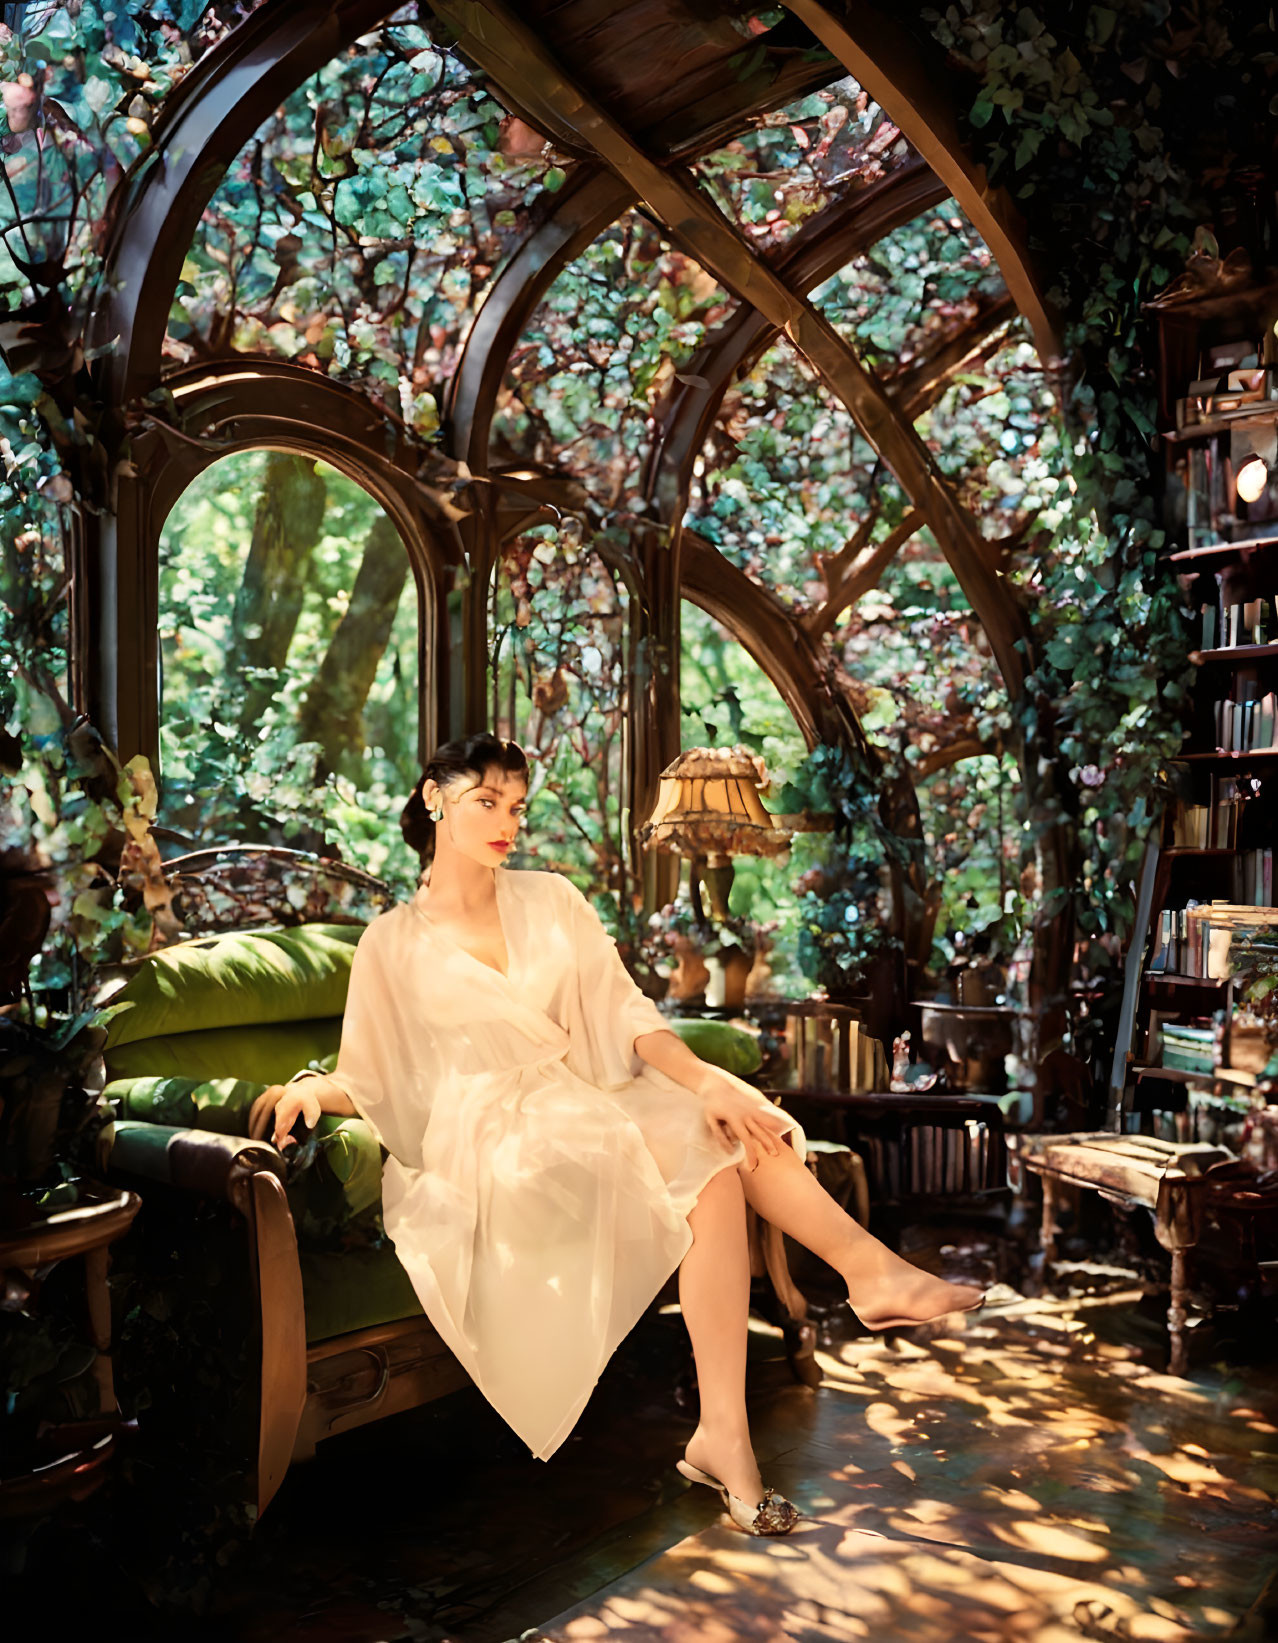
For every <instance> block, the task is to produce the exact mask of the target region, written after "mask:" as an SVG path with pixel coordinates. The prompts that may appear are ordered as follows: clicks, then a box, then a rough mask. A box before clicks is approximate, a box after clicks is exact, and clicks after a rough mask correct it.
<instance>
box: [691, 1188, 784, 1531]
mask: <svg viewBox="0 0 1278 1643" xmlns="http://www.w3.org/2000/svg"><path fill="white" fill-rule="evenodd" d="M688 1225H689V1226H690V1227H691V1228H692V1248H691V1249H690V1250H689V1251H688V1253H687V1254H686V1255H685V1256H684V1258H683V1263H682V1265H681V1266H680V1268H679V1305H680V1307H681V1308H682V1311H683V1321H684V1323H685V1324H686V1325H687V1328H688V1334H689V1335H690V1336H691V1337H692V1352H693V1356H694V1357H695V1358H696V1361H697V1384H698V1387H699V1389H700V1393H701V1418H700V1421H699V1423H698V1425H697V1430H696V1431H695V1432H694V1433H693V1435H692V1437H691V1438H690V1439H689V1442H688V1447H687V1450H686V1454H687V1458H688V1460H689V1461H691V1463H692V1464H693V1465H694V1466H699V1467H700V1468H701V1469H702V1471H704V1472H709V1473H710V1475H711V1476H712V1477H716V1478H718V1479H719V1481H720V1482H721V1483H723V1484H726V1485H727V1487H728V1488H729V1489H730V1490H731V1492H732V1493H733V1494H734V1495H738V1496H740V1498H741V1499H742V1500H744V1501H746V1502H747V1503H748V1504H750V1505H751V1506H753V1505H754V1504H755V1502H756V1501H758V1500H760V1499H761V1498H762V1495H763V1485H762V1483H761V1481H760V1479H759V1468H758V1465H757V1463H756V1461H755V1458H754V1450H753V1448H752V1447H751V1444H750V1430H749V1425H748V1423H747V1420H746V1405H745V1370H746V1324H747V1319H748V1317H749V1312H750V1256H749V1249H748V1245H747V1241H746V1214H745V1193H744V1191H743V1190H742V1184H741V1177H740V1175H739V1174H738V1172H737V1171H736V1170H735V1169H722V1170H720V1171H719V1173H718V1174H717V1175H715V1176H713V1177H712V1178H711V1179H710V1180H709V1181H708V1182H707V1183H706V1185H705V1187H704V1188H703V1189H702V1192H701V1196H700V1197H699V1198H698V1199H697V1202H696V1204H695V1205H694V1207H693V1209H692V1212H691V1213H690V1215H689V1216H688Z"/></svg>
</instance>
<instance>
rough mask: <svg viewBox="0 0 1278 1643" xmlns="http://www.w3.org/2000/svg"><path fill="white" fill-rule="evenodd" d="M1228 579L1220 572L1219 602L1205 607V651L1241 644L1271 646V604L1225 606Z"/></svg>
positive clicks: (1256, 602) (1251, 602)
mask: <svg viewBox="0 0 1278 1643" xmlns="http://www.w3.org/2000/svg"><path fill="white" fill-rule="evenodd" d="M1224 582H1225V579H1224V577H1223V575H1221V574H1220V573H1217V576H1216V603H1215V604H1214V605H1204V606H1203V607H1202V619H1203V637H1202V648H1203V649H1204V650H1231V649H1233V648H1234V647H1235V646H1237V645H1264V644H1268V642H1269V641H1268V637H1267V636H1268V633H1269V601H1268V600H1267V599H1248V600H1245V601H1241V602H1239V603H1230V604H1226V603H1225V591H1224Z"/></svg>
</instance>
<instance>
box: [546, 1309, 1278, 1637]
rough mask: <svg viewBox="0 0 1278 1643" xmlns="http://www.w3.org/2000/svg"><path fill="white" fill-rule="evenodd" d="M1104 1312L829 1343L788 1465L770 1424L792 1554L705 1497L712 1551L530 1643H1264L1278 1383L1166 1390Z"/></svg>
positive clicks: (991, 1316) (1275, 1551)
mask: <svg viewBox="0 0 1278 1643" xmlns="http://www.w3.org/2000/svg"><path fill="white" fill-rule="evenodd" d="M1136 1298H1138V1297H1136V1296H1134V1295H1126V1296H1122V1295H1114V1294H1111V1295H1109V1296H1106V1297H1104V1298H1103V1299H1101V1300H1100V1301H1099V1302H1098V1303H1097V1305H1098V1306H1099V1307H1100V1308H1102V1309H1103V1308H1106V1307H1110V1308H1112V1307H1114V1306H1116V1305H1119V1304H1122V1302H1123V1301H1124V1300H1125V1301H1127V1302H1128V1303H1129V1304H1130V1303H1131V1302H1132V1301H1134V1300H1135V1299H1136ZM1096 1313H1097V1308H1096V1307H1093V1306H1089V1305H1083V1304H1079V1303H1078V1302H1059V1301H1051V1300H1050V1299H1048V1300H1027V1299H1024V1298H1022V1297H1019V1296H1015V1295H1013V1294H1011V1292H1008V1296H1007V1301H1006V1304H1004V1305H1002V1306H997V1305H996V1306H995V1307H994V1308H993V1309H992V1310H991V1309H987V1310H986V1311H985V1312H983V1313H982V1314H981V1316H980V1318H979V1319H977V1318H961V1319H957V1320H956V1319H948V1320H946V1321H945V1325H944V1327H943V1329H938V1330H936V1331H935V1332H933V1333H931V1335H930V1338H929V1331H928V1330H927V1329H919V1330H915V1331H911V1332H908V1333H905V1334H902V1335H899V1336H897V1337H895V1338H894V1339H889V1340H887V1341H883V1340H866V1339H858V1340H828V1341H827V1342H826V1345H825V1348H824V1349H823V1350H822V1351H821V1352H820V1354H819V1363H820V1365H821V1368H822V1371H823V1377H824V1378H823V1384H822V1386H821V1388H820V1389H819V1391H818V1393H817V1395H816V1399H815V1405H816V1415H815V1419H813V1420H812V1421H811V1423H810V1424H807V1425H805V1429H804V1430H803V1431H802V1433H801V1434H800V1433H796V1434H795V1439H796V1441H794V1442H793V1443H792V1444H791V1445H788V1446H783V1445H782V1444H780V1443H778V1442H777V1439H778V1438H780V1437H781V1435H782V1434H781V1429H780V1426H779V1424H778V1423H777V1422H775V1421H770V1422H769V1423H768V1434H769V1438H770V1439H771V1443H770V1446H769V1447H770V1448H771V1454H770V1456H769V1459H768V1463H767V1464H765V1465H764V1475H765V1479H766V1481H768V1482H769V1483H771V1484H773V1485H774V1486H775V1487H776V1488H777V1489H778V1490H779V1491H780V1492H781V1493H782V1494H785V1495H787V1496H788V1497H789V1498H790V1499H792V1500H793V1501H794V1502H795V1504H796V1505H797V1506H798V1507H799V1508H800V1510H801V1511H802V1512H803V1513H804V1520H803V1522H802V1523H801V1524H800V1526H799V1527H798V1528H797V1529H796V1530H795V1531H794V1533H793V1534H791V1535H790V1536H789V1537H787V1538H785V1539H782V1540H751V1539H749V1538H748V1537H746V1536H744V1535H741V1534H740V1533H738V1532H736V1531H735V1530H733V1529H732V1528H731V1527H730V1526H729V1525H728V1523H727V1520H726V1518H724V1517H723V1516H722V1515H720V1514H719V1513H717V1512H716V1510H715V1508H714V1504H713V1501H710V1500H708V1503H707V1526H706V1527H705V1528H704V1529H703V1530H702V1531H701V1532H700V1533H697V1534H694V1535H690V1536H689V1537H688V1538H686V1539H685V1540H683V1541H681V1542H680V1543H679V1544H678V1545H675V1546H672V1547H671V1548H670V1549H669V1550H667V1551H665V1552H663V1553H661V1554H659V1555H657V1556H656V1557H654V1558H651V1559H650V1560H649V1561H647V1562H646V1563H644V1564H642V1565H641V1566H639V1567H638V1568H636V1569H634V1570H633V1571H631V1572H630V1573H629V1574H627V1575H625V1576H623V1577H622V1578H621V1579H620V1580H617V1581H615V1582H614V1583H613V1584H612V1585H610V1586H608V1587H605V1588H604V1589H603V1590H602V1591H600V1592H598V1593H596V1594H595V1595H594V1596H592V1597H590V1598H588V1599H587V1600H585V1601H584V1602H581V1603H579V1604H578V1605H576V1606H575V1607H574V1608H572V1609H569V1610H567V1611H565V1613H563V1614H562V1615H560V1616H559V1617H557V1618H556V1619H555V1620H554V1621H550V1622H546V1623H543V1624H542V1625H541V1626H540V1627H537V1628H534V1629H533V1630H531V1631H528V1632H526V1633H524V1634H523V1635H524V1637H525V1638H526V1639H528V1640H530V1643H531V1640H534V1639H535V1640H538V1643H540V1640H546V1643H551V1640H563V1643H569V1640H571V1643H577V1640H585V1639H593V1638H604V1637H607V1638H618V1639H623V1640H626V1643H648V1640H651V1643H657V1640H661V1643H674V1640H682V1639H685V1638H686V1639H691V1638H694V1637H695V1638H698V1639H705V1638H719V1637H722V1638H724V1639H728V1638H731V1639H755V1638H758V1639H763V1638H775V1639H781V1638H791V1637H793V1638H800V1637H801V1638H804V1639H818V1638H832V1639H833V1638H839V1639H853V1638H867V1639H869V1638H872V1639H874V1640H875V1643H893V1640H895V1639H897V1638H900V1639H907V1638H908V1639H910V1640H911V1643H915V1640H918V1643H932V1640H935V1643H952V1640H954V1639H964V1640H967V1639H973V1640H981V1643H984V1640H986V1639H988V1640H989V1643H1005V1640H1013V1643H1015V1640H1018V1639H1022V1638H1023V1639H1027V1640H1028V1639H1035V1640H1054V1639H1065V1638H1071V1639H1078V1638H1102V1639H1109V1638H1114V1639H1120V1638H1121V1639H1126V1640H1131V1643H1139V1640H1145V1639H1148V1640H1150V1643H1154V1640H1160V1643H1161V1640H1168V1643H1170V1640H1176V1639H1190V1638H1208V1637H1212V1636H1218V1637H1219V1636H1224V1635H1227V1634H1234V1635H1252V1636H1255V1637H1257V1638H1259V1637H1261V1636H1262V1635H1264V1634H1263V1632H1261V1631H1259V1630H1255V1629H1254V1627H1253V1630H1252V1631H1251V1632H1250V1633H1249V1632H1247V1631H1246V1630H1244V1631H1243V1632H1240V1633H1238V1634H1235V1632H1234V1629H1235V1627H1237V1626H1239V1623H1240V1621H1242V1620H1243V1617H1245V1616H1246V1615H1247V1613H1248V1611H1249V1610H1250V1609H1252V1607H1253V1605H1255V1604H1256V1603H1257V1600H1258V1599H1259V1598H1260V1595H1261V1593H1262V1590H1263V1588H1264V1587H1265V1585H1266V1582H1267V1580H1269V1579H1270V1578H1271V1576H1272V1573H1273V1571H1274V1569H1275V1567H1276V1566H1278V1509H1276V1505H1275V1492H1276V1491H1278V1448H1276V1446H1275V1444H1274V1437H1275V1433H1274V1431H1273V1426H1274V1418H1275V1416H1276V1415H1278V1384H1275V1382H1274V1380H1273V1378H1272V1377H1269V1378H1268V1385H1267V1387H1266V1386H1265V1381H1266V1377H1264V1376H1262V1375H1255V1376H1253V1377H1252V1384H1251V1386H1250V1388H1249V1390H1248V1392H1247V1393H1246V1395H1242V1385H1241V1382H1239V1381H1237V1380H1234V1381H1230V1380H1228V1379H1227V1378H1226V1376H1225V1374H1223V1373H1221V1372H1207V1373H1202V1374H1198V1375H1195V1376H1193V1377H1191V1378H1180V1377H1173V1376H1168V1375H1166V1374H1163V1373H1162V1372H1161V1370H1160V1369H1159V1368H1158V1367H1156V1366H1155V1365H1154V1364H1152V1363H1151V1362H1149V1361H1146V1360H1145V1359H1144V1358H1143V1357H1142V1355H1141V1353H1140V1352H1139V1350H1136V1349H1133V1348H1132V1347H1131V1346H1123V1345H1116V1344H1115V1343H1114V1342H1112V1341H1110V1340H1105V1339H1101V1338H1100V1337H1099V1334H1098V1330H1097V1323H1098V1320H1097V1315H1096ZM1258 1386H1259V1387H1261V1388H1263V1389H1264V1391H1265V1395H1264V1396H1258V1395H1257V1391H1256V1388H1257V1387H1258ZM764 1450H765V1446H764V1445H760V1451H761V1454H762V1453H763V1452H764ZM1256 1618H1258V1617H1253V1619H1254V1620H1255V1619H1256ZM1262 1624H1263V1622H1262Z"/></svg>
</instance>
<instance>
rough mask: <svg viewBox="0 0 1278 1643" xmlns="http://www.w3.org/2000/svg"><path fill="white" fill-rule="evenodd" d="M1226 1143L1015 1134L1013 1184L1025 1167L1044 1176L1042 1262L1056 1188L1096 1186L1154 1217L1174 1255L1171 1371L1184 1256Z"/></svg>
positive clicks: (1176, 1364) (1181, 1349)
mask: <svg viewBox="0 0 1278 1643" xmlns="http://www.w3.org/2000/svg"><path fill="white" fill-rule="evenodd" d="M1233 1156H1234V1154H1233V1153H1231V1152H1229V1151H1228V1150H1227V1149H1226V1148H1224V1147H1211V1146H1206V1145H1202V1144H1199V1143H1192V1142H1191V1143H1181V1142H1173V1141H1156V1140H1154V1139H1153V1138H1152V1137H1151V1136H1147V1135H1116V1134H1115V1133H1114V1132H1113V1131H1112V1130H1101V1131H1099V1132H1097V1133H1093V1134H1082V1135H1019V1136H1015V1137H1013V1140H1012V1169H1011V1176H1012V1184H1013V1185H1014V1186H1016V1187H1017V1188H1019V1187H1020V1185H1021V1183H1022V1180H1023V1176H1022V1171H1023V1170H1029V1171H1030V1172H1031V1173H1032V1174H1034V1175H1037V1176H1039V1177H1040V1178H1041V1179H1042V1182H1043V1222H1042V1233H1041V1238H1042V1247H1043V1261H1044V1263H1045V1264H1047V1265H1050V1264H1051V1263H1052V1262H1053V1261H1055V1260H1056V1235H1057V1232H1058V1230H1059V1227H1058V1224H1057V1211H1058V1209H1059V1207H1060V1187H1061V1186H1062V1185H1068V1186H1073V1187H1079V1188H1081V1189H1083V1190H1084V1191H1087V1192H1096V1193H1099V1194H1100V1196H1101V1197H1102V1198H1105V1199H1108V1200H1109V1202H1110V1203H1112V1204H1118V1205H1120V1206H1121V1207H1123V1208H1124V1209H1137V1208H1140V1209H1147V1210H1150V1211H1152V1213H1153V1217H1154V1236H1155V1237H1156V1238H1157V1239H1158V1242H1159V1243H1160V1244H1161V1245H1162V1247H1163V1248H1164V1249H1165V1250H1167V1251H1168V1252H1169V1254H1170V1255H1171V1285H1170V1289H1171V1293H1170V1297H1169V1304H1168V1308H1167V1333H1168V1336H1169V1338H1170V1344H1171V1351H1170V1358H1169V1364H1168V1367H1169V1369H1170V1370H1171V1373H1172V1374H1173V1375H1181V1374H1183V1373H1184V1371H1185V1360H1186V1342H1185V1287H1186V1277H1187V1272H1186V1258H1187V1255H1188V1252H1189V1251H1190V1250H1191V1249H1192V1248H1193V1247H1194V1245H1195V1244H1196V1243H1197V1242H1198V1239H1199V1237H1200V1236H1201V1233H1202V1224H1203V1193H1204V1190H1205V1187H1206V1182H1205V1180H1204V1176H1205V1174H1206V1171H1207V1169H1208V1168H1209V1167H1210V1166H1211V1165H1212V1164H1218V1163H1221V1162H1223V1161H1225V1160H1228V1159H1231V1158H1233Z"/></svg>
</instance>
